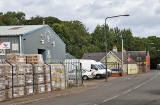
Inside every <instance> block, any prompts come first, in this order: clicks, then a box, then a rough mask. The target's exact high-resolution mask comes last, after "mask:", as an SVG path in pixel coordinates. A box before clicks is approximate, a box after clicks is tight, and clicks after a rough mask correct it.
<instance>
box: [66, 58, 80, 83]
mask: <svg viewBox="0 0 160 105" xmlns="http://www.w3.org/2000/svg"><path fill="white" fill-rule="evenodd" d="M64 67H65V70H66V76H67V77H66V78H67V79H68V81H67V82H68V85H82V84H83V80H82V70H81V63H80V61H79V59H66V60H65V61H64Z"/></svg>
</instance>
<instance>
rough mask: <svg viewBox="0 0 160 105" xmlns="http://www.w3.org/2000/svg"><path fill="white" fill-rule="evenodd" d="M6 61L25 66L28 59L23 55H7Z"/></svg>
mask: <svg viewBox="0 0 160 105" xmlns="http://www.w3.org/2000/svg"><path fill="white" fill-rule="evenodd" d="M6 61H7V62H9V63H11V64H25V63H26V57H25V55H23V54H7V55H6Z"/></svg>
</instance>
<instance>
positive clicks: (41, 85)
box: [33, 64, 45, 93]
mask: <svg viewBox="0 0 160 105" xmlns="http://www.w3.org/2000/svg"><path fill="white" fill-rule="evenodd" d="M33 66H34V75H33V76H34V92H36V93H43V92H45V82H44V75H45V74H44V69H43V65H41V64H34V65H33Z"/></svg>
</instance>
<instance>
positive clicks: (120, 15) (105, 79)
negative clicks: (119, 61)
mask: <svg viewBox="0 0 160 105" xmlns="http://www.w3.org/2000/svg"><path fill="white" fill-rule="evenodd" d="M121 16H129V14H125V15H116V16H110V17H106V18H105V26H104V31H105V34H104V39H105V50H106V58H105V65H106V79H105V80H106V82H107V81H108V72H107V37H106V20H107V19H109V18H115V17H121Z"/></svg>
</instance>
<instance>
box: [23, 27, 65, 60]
mask: <svg viewBox="0 0 160 105" xmlns="http://www.w3.org/2000/svg"><path fill="white" fill-rule="evenodd" d="M23 39H25V40H23V43H24V51H23V52H24V53H25V54H37V53H38V49H44V50H45V53H46V62H55V61H56V60H64V59H65V53H66V51H65V44H64V42H63V41H62V40H61V39H60V38H59V36H57V35H56V33H55V32H54V31H52V30H51V29H50V28H49V27H43V28H41V29H39V30H37V31H33V32H31V33H28V34H26V35H24V38H23ZM41 40H44V45H43V44H42V43H41ZM53 42H54V43H55V46H53V44H52V43H53ZM22 46H23V45H22Z"/></svg>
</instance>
